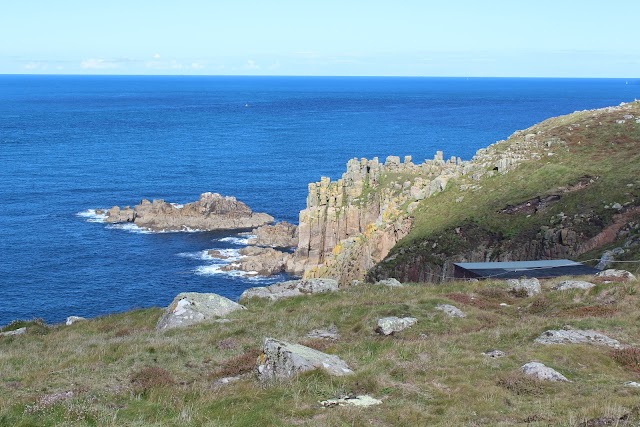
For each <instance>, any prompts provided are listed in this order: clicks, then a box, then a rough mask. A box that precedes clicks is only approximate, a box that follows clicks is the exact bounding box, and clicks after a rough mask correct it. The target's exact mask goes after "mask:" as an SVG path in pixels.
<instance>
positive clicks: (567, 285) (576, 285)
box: [553, 280, 595, 291]
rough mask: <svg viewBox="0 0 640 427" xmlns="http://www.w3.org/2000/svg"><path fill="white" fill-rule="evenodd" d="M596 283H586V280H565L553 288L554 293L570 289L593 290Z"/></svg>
mask: <svg viewBox="0 0 640 427" xmlns="http://www.w3.org/2000/svg"><path fill="white" fill-rule="evenodd" d="M594 286H595V283H591V282H586V281H584V280H565V281H563V282H560V283H558V284H557V285H555V286H554V287H553V290H554V291H568V290H570V289H583V290H586V289H591V288H593V287H594Z"/></svg>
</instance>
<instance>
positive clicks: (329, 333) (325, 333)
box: [307, 325, 340, 340]
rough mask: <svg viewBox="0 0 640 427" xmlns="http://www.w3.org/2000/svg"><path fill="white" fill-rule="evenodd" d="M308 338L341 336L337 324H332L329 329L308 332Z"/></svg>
mask: <svg viewBox="0 0 640 427" xmlns="http://www.w3.org/2000/svg"><path fill="white" fill-rule="evenodd" d="M307 338H311V339H321V340H337V339H339V338H340V334H338V328H336V325H331V326H329V327H328V328H327V329H314V330H313V331H311V332H309V333H308V334H307Z"/></svg>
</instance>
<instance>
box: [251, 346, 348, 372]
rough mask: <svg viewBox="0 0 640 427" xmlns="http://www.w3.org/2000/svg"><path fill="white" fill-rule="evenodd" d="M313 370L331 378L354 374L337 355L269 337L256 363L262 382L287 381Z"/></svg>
mask: <svg viewBox="0 0 640 427" xmlns="http://www.w3.org/2000/svg"><path fill="white" fill-rule="evenodd" d="M312 369H324V370H325V371H326V372H327V373H329V374H330V375H335V376H344V375H349V374H352V373H353V371H352V370H351V368H349V366H348V365H347V364H346V363H345V362H344V361H343V360H342V359H340V358H339V357H338V356H334V355H330V354H326V353H323V352H321V351H318V350H314V349H312V348H309V347H305V346H303V345H300V344H292V343H288V342H285V341H278V340H275V339H273V338H266V339H265V340H264V346H263V349H262V354H261V355H260V356H258V360H257V362H256V369H255V372H256V376H257V377H258V379H259V380H260V381H265V382H266V381H273V380H285V379H287V378H291V377H292V376H294V375H296V374H298V373H300V372H305V371H310V370H312Z"/></svg>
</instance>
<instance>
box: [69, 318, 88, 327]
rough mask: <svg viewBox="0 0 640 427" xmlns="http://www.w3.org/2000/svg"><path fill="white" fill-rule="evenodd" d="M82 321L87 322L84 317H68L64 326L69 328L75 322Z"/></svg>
mask: <svg viewBox="0 0 640 427" xmlns="http://www.w3.org/2000/svg"><path fill="white" fill-rule="evenodd" d="M83 320H87V319H85V318H84V317H80V316H69V317H67V320H66V322H64V324H65V325H67V326H70V325H73V324H74V323H76V322H81V321H83Z"/></svg>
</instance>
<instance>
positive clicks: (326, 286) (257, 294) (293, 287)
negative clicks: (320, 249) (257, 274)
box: [240, 279, 338, 301]
mask: <svg viewBox="0 0 640 427" xmlns="http://www.w3.org/2000/svg"><path fill="white" fill-rule="evenodd" d="M337 290H338V282H337V281H335V280H333V279H301V280H289V281H287V282H280V283H276V284H274V285H271V286H266V287H257V288H250V289H247V290H246V291H244V292H243V293H242V295H241V296H240V300H245V299H249V298H267V299H270V300H271V301H276V300H279V299H281V298H290V297H296V296H300V295H310V294H318V293H323V292H334V291H337Z"/></svg>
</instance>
